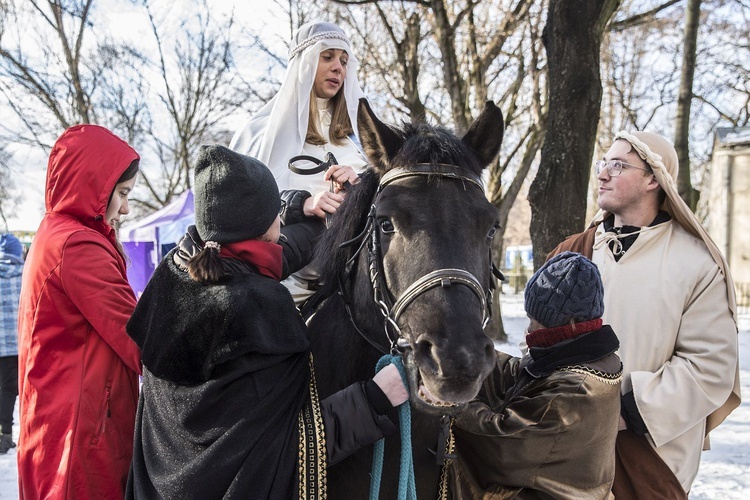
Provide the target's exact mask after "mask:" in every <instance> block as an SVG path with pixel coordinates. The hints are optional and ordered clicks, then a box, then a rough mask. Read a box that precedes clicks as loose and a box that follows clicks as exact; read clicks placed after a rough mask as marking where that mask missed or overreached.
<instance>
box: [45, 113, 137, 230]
mask: <svg viewBox="0 0 750 500" xmlns="http://www.w3.org/2000/svg"><path fill="white" fill-rule="evenodd" d="M138 159H140V157H139V156H138V153H136V151H135V150H134V149H133V148H132V147H130V145H128V143H127V142H125V141H123V140H122V139H120V138H119V137H117V136H116V135H115V134H113V133H112V132H110V131H109V130H107V129H106V128H104V127H100V126H98V125H75V126H73V127H70V128H69V129H68V130H66V131H65V132H63V134H62V135H61V136H60V138H59V139H57V142H55V145H54V146H53V147H52V152H51V153H50V156H49V164H48V165H47V187H46V195H45V208H46V210H47V212H54V213H58V214H64V215H69V216H71V217H74V218H75V219H77V220H79V221H81V223H83V224H84V225H86V226H88V227H91V228H93V229H95V230H97V231H99V232H102V233H103V234H108V233H109V232H110V231H111V229H110V228H109V225H108V224H107V223H106V221H104V216H105V213H106V211H107V204H108V201H109V196H110V194H111V193H112V191H113V190H114V189H115V185H116V184H117V179H119V178H120V176H121V175H122V173H123V172H124V171H125V170H126V169H127V168H128V167H129V166H130V164H131V163H132V162H133V161H134V160H138Z"/></svg>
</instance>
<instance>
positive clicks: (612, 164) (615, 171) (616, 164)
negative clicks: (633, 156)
mask: <svg viewBox="0 0 750 500" xmlns="http://www.w3.org/2000/svg"><path fill="white" fill-rule="evenodd" d="M604 167H607V173H608V174H609V176H610V177H617V176H618V175H620V174H621V173H622V169H623V168H625V167H628V168H637V169H638V170H643V171H645V172H649V173H653V172H652V171H651V169H650V168H643V167H637V166H635V165H631V164H630V163H625V162H624V161H620V160H609V161H605V160H599V161H597V162H596V163H594V168H595V169H596V175H599V174H600V173H601V171H602V170H604Z"/></svg>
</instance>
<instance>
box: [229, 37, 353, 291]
mask: <svg viewBox="0 0 750 500" xmlns="http://www.w3.org/2000/svg"><path fill="white" fill-rule="evenodd" d="M357 68H358V61H357V58H356V57H355V56H354V54H353V52H352V50H351V46H350V44H349V40H348V38H347V37H346V34H345V33H344V32H343V30H342V29H341V28H339V27H338V26H336V25H335V24H332V23H325V22H311V23H307V24H304V25H302V26H301V27H300V28H299V29H298V30H297V31H296V32H295V33H294V36H293V38H292V42H291V47H290V49H289V63H288V65H287V70H286V74H285V76H284V80H283V82H282V84H281V88H280V89H279V91H278V93H277V94H276V95H275V96H274V97H273V98H272V99H271V100H270V101H269V102H268V104H266V105H265V106H264V107H263V108H261V110H260V111H259V112H258V113H257V114H256V115H255V116H253V117H252V118H251V119H250V121H249V122H248V123H247V124H246V125H245V126H244V127H243V128H241V129H240V130H238V131H237V133H236V134H235V135H234V137H233V138H232V141H231V143H230V145H229V147H230V148H231V149H233V150H235V151H237V152H238V153H241V154H247V155H250V156H252V157H255V158H257V159H258V160H260V161H261V162H263V163H264V164H265V165H267V166H268V168H269V169H270V170H271V172H272V173H273V176H274V178H275V179H276V183H277V184H278V187H279V189H280V190H282V191H287V190H300V191H297V192H294V191H289V192H288V193H287V194H285V195H283V196H282V198H283V199H284V200H285V202H286V203H288V204H290V205H300V206H301V207H302V208H303V210H304V213H305V215H307V216H314V217H318V218H320V220H321V221H323V220H324V219H325V218H326V216H327V215H330V214H333V213H335V212H336V210H337V209H338V207H339V206H340V205H341V202H342V201H343V200H344V196H345V195H346V190H345V189H344V187H345V186H346V183H349V184H355V183H356V182H357V181H358V179H359V177H358V174H359V173H361V172H362V171H363V170H364V168H365V167H366V166H367V160H366V158H365V156H364V154H363V153H362V151H361V149H360V147H359V142H358V140H357V139H356V137H355V135H354V128H353V127H354V126H356V123H357V106H358V104H359V99H360V98H362V97H364V94H363V92H362V90H361V89H360V87H359V82H358V81H357ZM329 153H331V154H332V155H333V157H334V158H335V160H336V163H334V164H333V165H331V166H330V167H329V168H328V169H327V170H325V171H324V172H320V173H318V174H315V175H303V174H300V173H295V172H293V171H292V170H291V169H290V168H289V164H290V160H291V159H292V158H294V157H296V156H299V155H306V156H310V157H313V158H316V159H318V160H321V161H324V160H326V159H327V158H329V157H328V154H329ZM317 277H318V275H317V273H316V272H315V270H314V269H313V268H312V267H310V266H308V267H306V268H304V269H302V270H300V271H299V272H297V273H294V274H293V275H292V276H291V277H289V278H288V279H286V280H285V281H284V286H286V287H287V288H288V289H289V291H290V292H291V293H292V297H293V298H294V299H295V303H297V304H301V303H302V302H304V301H305V300H306V299H307V298H308V297H309V296H310V295H311V294H312V293H313V291H314V286H315V280H316V279H317Z"/></svg>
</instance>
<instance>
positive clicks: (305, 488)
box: [298, 353, 328, 500]
mask: <svg viewBox="0 0 750 500" xmlns="http://www.w3.org/2000/svg"><path fill="white" fill-rule="evenodd" d="M309 363H310V400H309V401H308V402H307V403H305V405H304V406H303V408H302V411H300V414H299V457H298V467H299V498H300V499H304V500H325V499H326V498H327V492H326V488H327V484H326V479H327V477H326V463H327V462H328V460H327V459H326V439H325V433H324V431H323V416H322V414H321V412H320V401H319V399H318V387H317V385H316V384H315V365H314V363H313V356H312V353H310V360H309Z"/></svg>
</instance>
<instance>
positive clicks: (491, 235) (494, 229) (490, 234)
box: [487, 225, 498, 240]
mask: <svg viewBox="0 0 750 500" xmlns="http://www.w3.org/2000/svg"><path fill="white" fill-rule="evenodd" d="M497 230H498V226H497V225H494V226H492V228H491V229H490V230H489V232H488V233H487V239H488V240H491V239H492V238H494V237H495V233H497Z"/></svg>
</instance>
